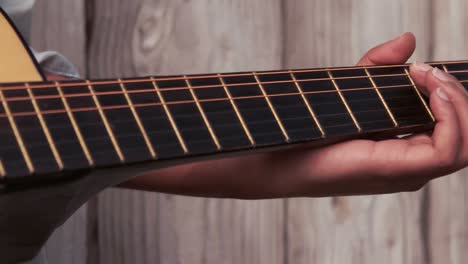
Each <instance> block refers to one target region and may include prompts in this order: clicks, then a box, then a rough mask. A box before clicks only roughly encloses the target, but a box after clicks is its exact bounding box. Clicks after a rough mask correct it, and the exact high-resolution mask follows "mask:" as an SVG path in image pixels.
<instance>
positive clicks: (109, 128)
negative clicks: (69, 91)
mask: <svg viewBox="0 0 468 264" xmlns="http://www.w3.org/2000/svg"><path fill="white" fill-rule="evenodd" d="M86 82H87V84H88V89H89V91H90V92H91V96H92V97H93V101H94V103H95V104H96V107H97V110H98V112H99V115H100V116H101V119H102V121H103V123H104V127H105V128H106V130H107V133H108V134H109V137H110V139H111V141H112V145H113V146H114V149H115V151H116V152H117V155H118V156H119V159H120V161H121V162H125V157H124V156H123V154H122V150H121V149H120V146H119V143H118V142H117V139H116V138H115V135H114V132H113V131H112V127H111V126H110V124H109V121H108V120H107V117H106V115H105V113H104V110H103V109H102V106H101V103H100V102H99V99H98V98H97V96H96V94H95V91H94V88H93V86H92V85H91V83H90V82H89V81H86Z"/></svg>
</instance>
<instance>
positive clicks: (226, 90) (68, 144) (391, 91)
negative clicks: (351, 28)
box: [0, 62, 468, 181]
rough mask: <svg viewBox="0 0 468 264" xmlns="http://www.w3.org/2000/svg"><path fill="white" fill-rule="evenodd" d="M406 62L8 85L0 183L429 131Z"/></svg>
mask: <svg viewBox="0 0 468 264" xmlns="http://www.w3.org/2000/svg"><path fill="white" fill-rule="evenodd" d="M432 64H433V66H435V67H439V68H441V69H443V70H445V71H447V72H450V73H452V74H454V75H455V76H456V77H458V78H459V79H460V80H461V81H462V83H463V84H464V85H465V84H466V83H465V80H468V74H467V73H468V63H467V62H446V63H432ZM408 67H409V66H408V65H393V66H375V67H348V68H329V69H310V70H288V71H269V72H244V73H224V74H206V75H189V76H160V77H147V78H139V79H118V80H95V81H65V82H56V83H50V82H47V83H13V84H4V85H2V89H1V90H0V100H1V101H2V104H1V106H2V107H0V122H2V126H1V129H0V131H1V133H2V136H1V137H0V175H1V177H0V181H14V180H16V179H30V178H34V177H35V178H36V179H37V177H41V175H51V174H57V173H59V172H64V173H66V172H73V171H75V170H80V169H86V168H100V167H109V166H120V165H131V164H134V163H140V162H149V161H159V160H172V159H183V158H189V157H194V156H200V155H214V154H220V153H227V152H233V151H246V150H253V149H258V148H270V147H279V146H284V145H288V144H298V143H305V142H309V143H312V144H324V143H329V142H335V141H338V140H343V139H351V138H358V137H369V136H381V135H396V134H401V133H413V132H418V131H423V130H430V129H431V128H432V127H433V125H434V117H433V115H432V113H431V111H430V109H429V107H428V102H427V100H426V98H424V97H423V95H421V94H420V92H419V91H418V90H417V89H416V87H415V85H414V82H413V81H412V80H411V77H410V76H409V68H408ZM466 86H468V85H466ZM30 176H31V177H30Z"/></svg>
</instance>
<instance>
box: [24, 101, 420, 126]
mask: <svg viewBox="0 0 468 264" xmlns="http://www.w3.org/2000/svg"><path fill="white" fill-rule="evenodd" d="M397 98H398V99H401V98H413V97H409V96H395V97H391V98H389V100H390V99H397ZM357 101H359V102H360V103H362V102H365V101H370V102H379V101H378V100H375V99H371V98H368V99H365V100H356V101H354V100H353V102H354V103H356V102H357ZM323 105H340V103H339V102H338V101H336V102H327V103H320V104H317V106H323ZM301 106H302V105H301V104H295V105H289V106H282V107H281V109H288V108H289V109H290V108H297V107H301ZM259 109H260V108H256V109H249V110H250V111H257V110H259ZM277 109H280V107H278V108H277ZM403 109H406V110H408V109H418V107H417V106H405V107H394V108H392V110H394V111H398V110H403ZM263 110H265V109H263ZM223 112H226V111H208V112H206V113H210V114H215V113H216V114H219V113H223ZM372 112H382V113H386V110H385V109H378V108H375V109H374V108H373V109H368V110H365V111H356V112H355V113H356V114H362V113H372ZM340 115H347V113H345V112H343V113H333V114H321V115H319V118H327V117H334V116H340ZM29 116H33V115H29ZM195 116H197V115H187V114H185V115H178V117H180V118H185V117H195ZM418 116H420V115H419V114H418V115H414V116H411V115H410V116H403V117H402V116H399V117H398V120H399V121H400V122H401V121H402V120H405V119H410V118H413V117H418ZM154 119H159V118H154ZM290 119H294V118H285V119H283V120H290ZM143 120H144V121H149V120H152V118H150V119H148V118H146V119H143ZM129 121H130V122H132V121H134V120H133V119H126V118H123V119H121V120H119V121H117V122H116V121H114V122H113V124H115V125H117V124H118V123H127V122H129ZM381 121H388V120H386V119H377V120H372V121H369V122H367V123H373V122H375V123H379V122H381ZM258 123H261V122H250V123H249V124H258ZM360 123H366V122H360ZM80 124H81V125H82V126H93V125H101V123H96V122H81V123H80ZM236 124H237V123H236ZM329 127H330V126H327V128H329ZM50 128H51V129H52V128H60V127H59V126H51V127H50ZM29 130H37V128H31V129H24V131H25V132H26V131H29Z"/></svg>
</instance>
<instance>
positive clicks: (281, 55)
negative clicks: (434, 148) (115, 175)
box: [32, 0, 468, 264]
mask: <svg viewBox="0 0 468 264" xmlns="http://www.w3.org/2000/svg"><path fill="white" fill-rule="evenodd" d="M467 11H468V1H466V0H430V1H428V0H411V1H408V0H326V1H325V0H290V1H288V0H255V1H252V0H235V1H234V0H196V1H195V0H94V1H93V0H38V2H37V4H36V6H35V10H34V15H33V25H34V27H33V31H32V36H33V38H32V39H33V40H32V45H33V47H34V48H35V49H37V50H58V51H60V52H62V53H63V54H65V55H66V56H67V57H68V58H70V59H71V60H72V61H73V62H74V63H75V64H76V65H77V66H78V68H79V69H80V72H81V74H82V75H83V76H85V77H87V78H110V77H130V76H138V75H149V74H154V75H156V74H181V73H187V74H188V73H206V72H223V71H246V70H271V69H282V68H300V67H318V66H344V65H352V64H353V63H355V62H356V61H357V60H358V59H359V57H360V56H361V55H362V54H363V53H364V52H365V51H366V50H367V49H369V48H371V47H372V46H374V45H376V44H378V43H380V42H383V41H385V40H388V39H391V38H394V37H396V36H398V35H399V34H400V33H402V32H405V31H412V32H414V33H415V34H416V36H417V37H418V49H417V51H416V54H415V56H414V58H413V60H419V61H428V60H449V59H457V60H460V59H468V47H467V45H466V44H467V41H468V30H467V28H466V25H467V22H468V17H467V16H466V15H465V14H466V12H467ZM467 174H468V173H467V171H464V172H460V173H457V174H456V175H453V176H450V177H447V178H444V179H442V180H437V181H434V182H433V183H432V184H430V186H428V187H427V188H425V189H424V190H422V191H420V192H418V193H411V194H397V195H385V196H370V197H354V198H324V199H288V200H272V201H239V200H216V199H200V198H187V197H180V196H174V195H166V194H155V193H143V192H136V191H125V190H117V189H115V190H111V189H109V190H107V191H105V192H103V193H102V194H100V195H99V196H98V197H96V198H95V199H93V200H92V201H90V202H89V203H88V204H87V205H85V206H84V207H83V208H82V209H81V210H80V211H79V212H77V213H76V214H75V215H74V216H73V217H72V218H71V219H70V220H69V221H68V222H67V223H66V224H65V225H64V226H63V227H62V228H60V229H59V230H57V232H56V233H55V234H54V236H53V237H52V238H51V239H50V241H49V243H48V244H47V248H46V251H47V255H48V258H49V261H50V263H51V264H56V263H57V264H58V263H76V264H82V263H86V264H95V263H116V264H120V263H122V264H124V263H142V264H146V263H148V264H149V263H163V264H166V263H167V264H169V263H190V264H201V263H203V264H211V263H213V264H214V263H217V264H218V263H226V264H230V263H233V264H234V263H252V264H254V263H255V264H288V263H294V264H296V263H297V264H300V263H304V264H305V263H321V264H325V263H359V264H364V263H398V264H401V263H411V264H418V263H421V264H423V263H424V264H426V263H431V264H438V263H451V264H452V263H453V264H458V263H460V264H461V263H466V260H467V259H468V225H467V224H468V207H467V205H466V202H468V178H467V176H468V175H467ZM285 177H287V175H285Z"/></svg>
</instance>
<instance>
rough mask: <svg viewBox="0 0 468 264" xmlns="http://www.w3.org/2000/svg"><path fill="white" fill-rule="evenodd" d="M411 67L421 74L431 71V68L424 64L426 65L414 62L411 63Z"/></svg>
mask: <svg viewBox="0 0 468 264" xmlns="http://www.w3.org/2000/svg"><path fill="white" fill-rule="evenodd" d="M413 67H414V68H415V69H416V70H417V71H421V72H428V71H430V70H432V69H433V68H432V66H431V65H429V64H426V63H422V62H415V63H413Z"/></svg>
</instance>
